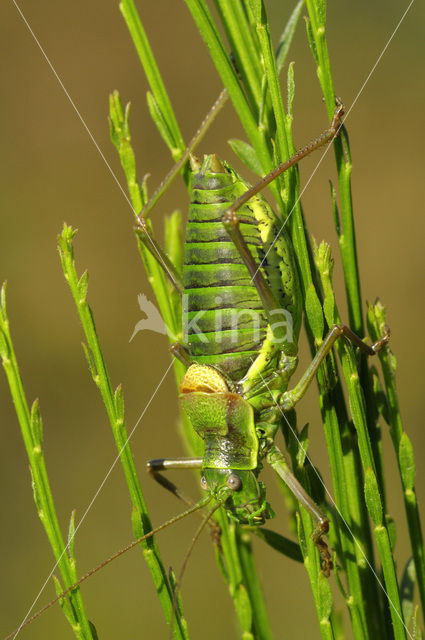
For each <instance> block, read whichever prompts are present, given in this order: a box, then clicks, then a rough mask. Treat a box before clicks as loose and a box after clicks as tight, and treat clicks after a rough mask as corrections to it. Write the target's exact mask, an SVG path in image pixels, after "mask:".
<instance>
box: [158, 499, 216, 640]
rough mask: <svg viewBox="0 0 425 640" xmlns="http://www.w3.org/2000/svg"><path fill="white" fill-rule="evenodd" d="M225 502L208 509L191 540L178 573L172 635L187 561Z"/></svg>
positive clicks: (172, 617) (174, 597) (172, 616)
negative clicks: (211, 519)
mask: <svg viewBox="0 0 425 640" xmlns="http://www.w3.org/2000/svg"><path fill="white" fill-rule="evenodd" d="M224 502H225V500H224V501H223V500H221V501H220V502H218V503H217V504H215V505H214V506H213V507H212V509H210V510H209V511H208V513H207V515H206V516H205V518H203V519H202V522H201V524H200V525H199V527H198V529H197V530H196V533H195V535H194V536H193V538H192V541H191V543H190V545H189V549H188V550H187V551H186V555H185V557H184V560H183V564H182V566H181V569H180V573H179V575H178V578H177V581H176V584H175V586H174V596H173V611H172V615H171V637H172V635H173V630H174V620H175V618H176V611H177V602H178V595H179V592H180V588H181V584H182V580H183V576H184V573H185V571H186V567H187V563H188V561H189V558H190V556H191V555H192V551H193V548H194V546H195V544H196V542H197V541H198V539H199V536H200V535H201V533H202V531H203V530H204V528H205V527H206V525H207V523H208V522H209V520H210V518H211V517H212V515H213V514H214V512H215V511H217V509H218V508H219V507H221V506H222V505H223V504H224Z"/></svg>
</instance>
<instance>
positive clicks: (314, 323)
mask: <svg viewBox="0 0 425 640" xmlns="http://www.w3.org/2000/svg"><path fill="white" fill-rule="evenodd" d="M305 310H306V314H307V317H308V321H309V324H310V327H311V330H312V331H313V335H314V338H315V339H316V340H318V341H321V340H322V337H323V333H324V329H325V327H324V322H323V311H322V305H321V304H320V300H319V298H318V296H317V293H316V289H315V288H314V285H313V284H312V283H311V284H310V286H309V288H308V289H307V291H306V297H305Z"/></svg>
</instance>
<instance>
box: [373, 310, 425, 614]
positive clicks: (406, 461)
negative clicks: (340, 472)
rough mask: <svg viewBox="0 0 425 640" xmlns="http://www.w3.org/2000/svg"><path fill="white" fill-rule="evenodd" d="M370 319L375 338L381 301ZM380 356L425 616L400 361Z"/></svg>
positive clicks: (424, 565)
mask: <svg viewBox="0 0 425 640" xmlns="http://www.w3.org/2000/svg"><path fill="white" fill-rule="evenodd" d="M367 320H368V327H369V331H370V334H371V336H372V339H373V340H376V339H377V338H376V336H377V335H378V334H379V332H380V331H383V329H384V327H385V323H386V314H385V308H384V307H383V306H382V304H381V303H380V302H379V301H378V302H376V303H375V304H374V305H371V306H370V307H369V310H368V315H367ZM379 359H380V361H381V366H382V372H383V375H384V382H385V390H386V394H387V401H388V413H389V415H388V421H389V425H390V435H391V440H392V443H393V447H394V451H395V455H396V458H397V464H398V468H399V472H400V478H401V483H402V487H403V498H404V505H405V509H406V516H407V524H408V529H409V536H410V543H411V548H412V553H413V558H414V561H415V569H416V578H417V582H418V590H419V597H420V600H421V604H422V613H423V615H424V617H425V551H424V540H423V534H422V527H421V520H420V516H419V507H418V501H417V497H416V490H415V475H416V473H415V472H416V465H415V458H414V453H413V447H412V445H411V443H410V440H409V437H408V435H407V433H406V432H405V431H404V429H403V423H402V419H401V413H400V407H399V402H398V397H397V388H396V369H397V362H396V359H395V356H394V355H393V354H392V353H391V351H390V350H389V349H387V350H385V351H382V352H381V353H380V354H379Z"/></svg>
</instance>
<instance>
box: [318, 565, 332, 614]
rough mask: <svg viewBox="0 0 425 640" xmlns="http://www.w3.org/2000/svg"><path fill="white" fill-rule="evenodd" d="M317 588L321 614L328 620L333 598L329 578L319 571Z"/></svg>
mask: <svg viewBox="0 0 425 640" xmlns="http://www.w3.org/2000/svg"><path fill="white" fill-rule="evenodd" d="M317 588H318V595H319V603H320V605H319V606H320V616H321V619H322V620H326V619H327V618H329V616H330V615H331V612H332V605H333V598H332V591H331V587H330V584H329V580H328V579H327V578H326V577H325V576H324V575H323V573H319V578H318V581H317Z"/></svg>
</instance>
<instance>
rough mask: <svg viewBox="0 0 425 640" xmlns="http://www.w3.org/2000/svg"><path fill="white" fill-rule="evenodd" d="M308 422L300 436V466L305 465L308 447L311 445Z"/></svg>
mask: <svg viewBox="0 0 425 640" xmlns="http://www.w3.org/2000/svg"><path fill="white" fill-rule="evenodd" d="M309 442H310V440H309V437H308V423H307V424H306V425H304V427H303V428H302V430H301V433H300V435H299V438H298V451H297V464H298V466H299V467H300V468H302V467H303V466H304V462H305V458H306V455H307V449H308V445H309Z"/></svg>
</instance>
